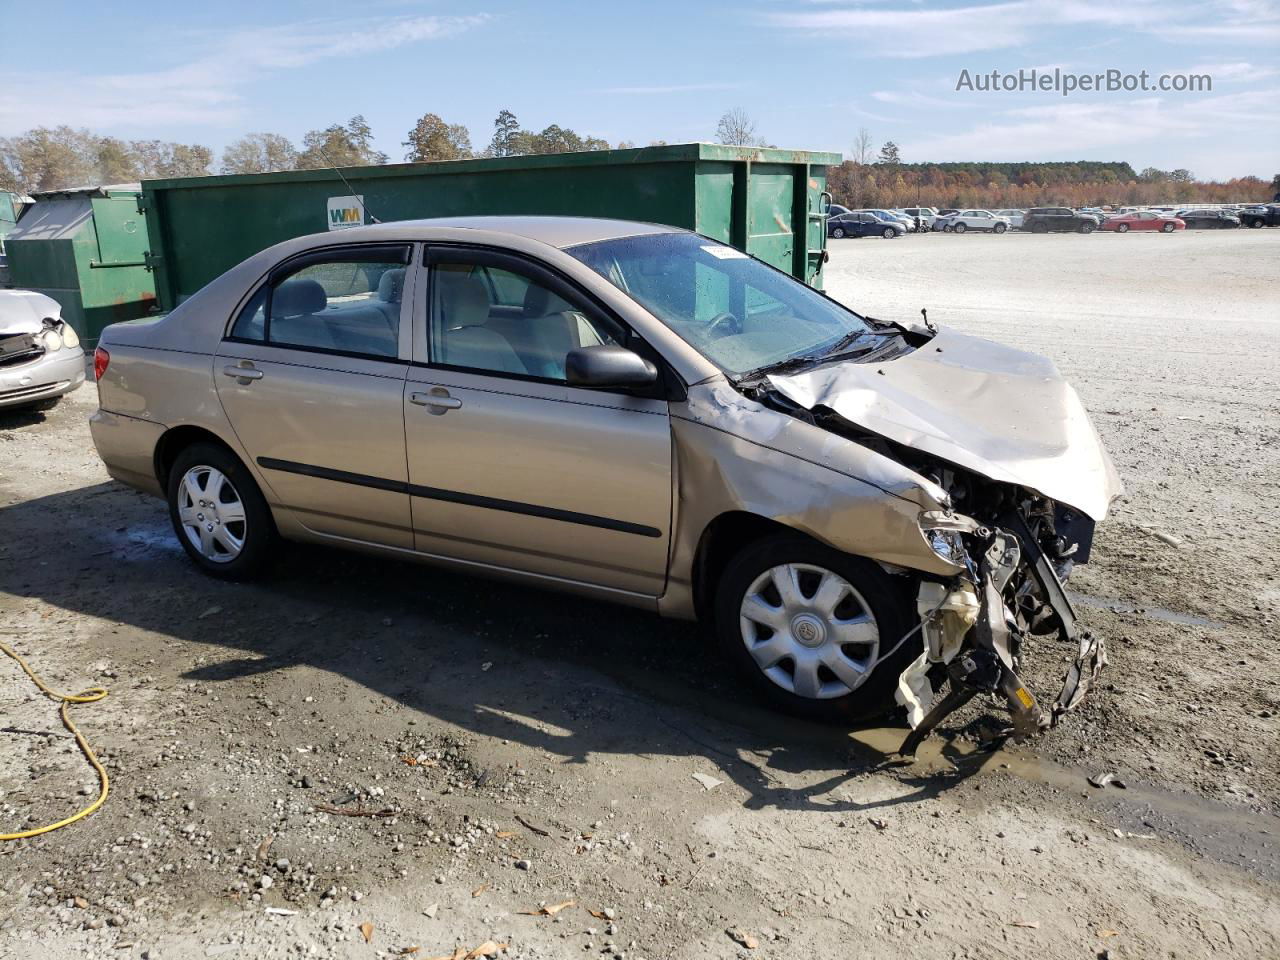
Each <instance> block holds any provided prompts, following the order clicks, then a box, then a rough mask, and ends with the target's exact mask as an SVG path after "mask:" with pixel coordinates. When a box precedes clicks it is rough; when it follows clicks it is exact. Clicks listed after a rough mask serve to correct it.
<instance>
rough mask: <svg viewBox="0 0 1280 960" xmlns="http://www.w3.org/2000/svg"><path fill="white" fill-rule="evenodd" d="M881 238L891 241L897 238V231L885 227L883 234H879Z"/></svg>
mask: <svg viewBox="0 0 1280 960" xmlns="http://www.w3.org/2000/svg"><path fill="white" fill-rule="evenodd" d="M881 236H883V237H884V238H885V239H886V240H893V239H894V238H896V237H897V236H898V231H897V230H895V229H893V227H885V228H884V232H883V233H882V234H881Z"/></svg>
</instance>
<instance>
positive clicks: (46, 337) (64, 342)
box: [40, 317, 80, 353]
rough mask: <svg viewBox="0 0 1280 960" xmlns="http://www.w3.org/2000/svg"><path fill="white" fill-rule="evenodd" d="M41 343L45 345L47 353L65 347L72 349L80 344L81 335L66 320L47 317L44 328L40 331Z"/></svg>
mask: <svg viewBox="0 0 1280 960" xmlns="http://www.w3.org/2000/svg"><path fill="white" fill-rule="evenodd" d="M40 343H41V344H42V345H43V346H44V349H45V352H46V353H55V352H57V351H58V350H61V349H62V348H63V347H66V348H67V349H68V350H71V349H74V348H75V347H78V346H80V337H79V336H77V335H76V332H75V331H74V330H73V329H71V324H69V323H67V322H66V321H65V320H54V319H52V318H49V317H46V318H45V321H44V330H42V331H41V332H40Z"/></svg>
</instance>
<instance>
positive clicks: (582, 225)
mask: <svg viewBox="0 0 1280 960" xmlns="http://www.w3.org/2000/svg"><path fill="white" fill-rule="evenodd" d="M441 227H445V228H450V229H463V230H484V231H487V232H490V233H510V234H513V235H515V236H519V237H525V238H527V239H530V240H537V241H539V242H541V243H546V244H549V245H550V246H553V247H562V248H563V247H572V246H574V245H576V244H579V243H594V242H595V241H598V240H615V239H617V238H619V237H635V236H641V235H643V234H652V233H685V232H687V231H685V230H683V229H682V228H680V227H672V226H666V225H664V224H660V223H641V222H639V221H634V220H607V219H604V218H601V217H501V216H497V217H435V218H431V219H425V220H395V221H388V222H386V223H379V224H372V225H369V226H363V227H351V228H349V229H346V230H343V231H342V236H343V238H344V239H350V240H377V239H383V238H385V239H391V237H392V235H394V236H395V238H396V239H404V238H405V237H418V238H421V239H429V237H430V233H431V231H432V230H435V229H438V228H441Z"/></svg>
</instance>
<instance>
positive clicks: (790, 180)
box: [141, 143, 840, 310]
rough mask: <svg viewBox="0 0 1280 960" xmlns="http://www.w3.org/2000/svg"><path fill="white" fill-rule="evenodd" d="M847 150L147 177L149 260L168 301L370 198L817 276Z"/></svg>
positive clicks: (593, 155)
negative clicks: (662, 244) (660, 242)
mask: <svg viewBox="0 0 1280 960" xmlns="http://www.w3.org/2000/svg"><path fill="white" fill-rule="evenodd" d="M839 162H840V155H839V154H834V153H811V152H807V151H799V150H774V149H757V148H754V147H730V146H721V145H719V144H709V143H686V144H676V145H672V146H661V147H642V148H639V149H633V150H599V151H591V152H586V153H562V154H551V155H542V156H523V157H502V158H494V159H483V160H451V161H443V162H437V163H407V164H391V165H386V166H375V167H346V168H343V170H342V177H340V176H339V175H338V173H337V172H335V171H334V170H298V171H287V172H282V173H264V174H245V175H236V176H219V177H196V178H186V179H180V180H148V181H145V182H144V183H143V184H142V191H143V196H142V204H141V205H142V207H143V208H144V209H145V211H146V214H147V216H146V220H147V229H148V235H149V239H150V249H149V251H148V253H147V256H146V260H147V263H148V265H149V267H150V268H151V269H152V270H153V271H154V273H155V285H156V294H157V296H158V298H159V301H160V306H161V308H162V309H166V310H168V309H172V308H173V307H174V306H175V305H176V304H178V303H180V302H181V301H182V300H183V299H185V298H186V297H188V296H190V295H191V294H192V293H194V292H195V291H196V290H198V289H200V287H202V286H203V285H204V284H206V283H208V282H209V281H210V280H212V279H213V278H214V277H217V276H218V275H219V274H221V273H223V272H224V271H226V270H227V269H229V268H231V267H233V266H235V265H236V264H237V263H239V262H240V261H242V260H244V259H245V258H246V257H249V256H251V255H252V254H254V253H257V252H258V251H259V250H262V249H264V248H266V247H269V246H271V245H272V244H274V243H279V242H280V241H282V240H288V239H290V238H292V237H297V236H303V235H305V234H309V233H317V232H322V231H324V230H341V229H343V228H344V227H348V226H356V225H359V224H361V223H364V222H368V220H367V219H366V217H365V213H366V211H367V212H368V213H369V214H371V215H372V216H375V217H377V218H378V219H379V220H381V221H383V222H386V221H391V220H409V219H416V218H421V217H445V216H466V215H483V214H553V215H567V216H589V217H614V218H619V219H625V220H644V221H649V222H656V223H666V224H671V225H673V226H677V227H685V228H688V229H691V230H696V231H698V232H699V233H702V234H705V235H706V236H709V237H714V238H715V239H718V240H723V241H725V242H727V243H732V244H733V245H734V246H736V247H739V248H740V249H742V250H745V251H747V252H748V253H751V254H753V255H755V256H757V257H759V258H760V259H762V260H765V261H767V262H768V263H771V264H773V265H774V266H776V267H778V268H779V269H782V270H785V271H787V272H788V273H790V274H792V275H793V276H796V277H798V278H800V279H802V280H804V281H806V282H808V283H811V284H813V285H814V286H817V287H821V285H822V264H823V261H824V259H825V257H824V249H825V244H826V230H825V229H824V225H823V221H822V217H823V209H824V207H825V202H824V192H825V190H826V174H827V167H828V166H831V165H833V164H838V163H839ZM343 177H345V178H346V182H345V183H344V181H343V179H342V178H343ZM348 184H349V185H350V186H349V187H348ZM356 198H360V199H359V200H357V199H356Z"/></svg>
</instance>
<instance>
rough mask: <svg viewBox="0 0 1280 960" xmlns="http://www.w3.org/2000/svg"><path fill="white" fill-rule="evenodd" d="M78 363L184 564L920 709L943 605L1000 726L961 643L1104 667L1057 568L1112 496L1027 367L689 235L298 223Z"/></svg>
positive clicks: (992, 664) (1074, 678)
mask: <svg viewBox="0 0 1280 960" xmlns="http://www.w3.org/2000/svg"><path fill="white" fill-rule="evenodd" d="M210 255H211V256H216V253H215V252H211V253H210ZM95 369H96V372H97V378H98V398H99V409H98V410H97V411H96V412H95V413H94V415H93V417H92V418H91V420H90V428H91V430H92V434H93V440H94V443H95V445H96V447H97V450H98V454H99V455H100V456H101V458H102V460H103V462H104V464H105V465H106V469H107V472H108V473H109V474H110V475H111V476H112V477H114V478H115V479H117V480H119V481H122V482H124V483H126V484H128V485H130V486H133V487H135V488H137V489H140V490H142V491H145V492H147V493H150V494H153V495H155V496H158V497H161V498H164V500H165V501H166V503H167V512H168V515H169V518H170V520H171V522H172V525H173V530H174V534H175V536H176V538H177V540H178V542H179V543H180V544H181V545H182V549H183V550H184V551H185V552H186V554H187V555H188V557H189V558H190V559H191V562H192V563H193V564H194V565H195V566H196V567H197V568H199V569H201V570H203V571H205V572H206V573H208V574H209V575H211V576H215V577H220V578H224V579H232V580H239V579H247V578H250V577H252V576H254V575H255V574H257V573H260V572H261V571H262V570H263V568H264V567H265V566H266V564H267V562H268V560H269V559H270V557H271V554H272V552H273V551H274V550H275V549H276V548H277V546H278V541H279V540H281V539H284V540H300V541H308V542H311V543H320V544H328V545H330V546H335V547H343V548H347V549H358V550H362V551H365V552H370V553H374V554H380V555H382V556H384V557H389V558H399V559H413V560H417V561H421V562H424V563H429V564H435V565H437V566H443V567H446V568H451V569H453V570H455V571H459V572H462V573H471V574H487V575H489V576H493V577H497V578H501V579H505V580H510V581H516V582H522V583H525V584H528V585H535V586H536V585H541V586H544V587H555V588H559V589H561V590H564V591H567V592H569V593H570V594H573V595H577V596H585V597H588V598H597V599H601V600H613V601H617V602H621V603H625V604H630V605H632V606H635V607H639V608H643V609H647V610H650V611H654V612H657V613H661V614H663V615H666V616H669V617H676V618H683V619H703V620H704V621H705V622H708V625H709V626H711V627H712V629H714V631H715V632H716V634H717V635H718V638H719V641H720V646H721V650H722V652H723V655H724V657H725V658H726V659H727V662H728V664H729V665H732V666H733V667H736V668H737V669H739V670H740V671H741V672H742V673H743V675H744V676H745V677H747V678H748V680H749V682H751V683H753V684H754V685H755V687H756V688H757V689H758V690H760V691H761V692H762V693H764V694H766V695H768V696H770V697H771V698H772V699H773V700H774V702H775V703H778V704H780V705H782V706H784V707H786V708H789V709H792V710H794V711H796V712H799V713H802V714H805V715H808V716H811V717H819V718H826V719H829V720H845V721H848V720H851V719H853V718H856V717H858V716H866V715H869V714H875V713H879V712H882V711H883V710H885V709H886V708H888V707H889V706H890V705H891V704H892V703H893V699H894V694H895V691H898V690H901V689H903V685H904V684H905V685H907V689H908V690H909V692H910V693H911V698H910V700H909V702H910V703H912V704H914V705H915V707H916V709H918V710H919V713H920V716H921V717H923V716H924V712H925V711H926V710H927V709H928V707H929V705H930V703H931V702H933V701H934V699H935V697H936V695H937V691H935V689H934V687H933V684H934V683H937V682H940V680H941V678H940V677H936V676H932V675H933V674H935V671H933V670H931V669H929V668H930V664H931V663H932V662H933V661H932V660H930V659H929V657H928V654H929V651H930V650H931V649H932V648H931V646H930V644H931V642H932V641H931V639H930V638H931V637H932V636H934V634H933V632H932V631H933V630H934V627H935V625H936V624H938V623H939V621H937V620H934V618H933V614H934V613H935V612H937V611H938V610H940V609H942V608H943V607H944V606H946V607H947V609H948V610H956V609H959V610H962V611H963V612H964V614H965V615H967V616H968V617H969V619H968V620H967V621H966V622H965V623H964V627H965V629H963V630H954V631H952V632H949V633H948V634H947V635H946V641H945V642H946V643H948V644H951V643H953V641H954V644H955V645H956V647H957V648H958V649H952V650H951V656H952V657H953V658H954V660H955V662H957V663H964V662H966V661H967V660H969V659H970V658H972V659H973V661H974V662H976V663H979V664H981V666H980V667H979V668H975V670H973V671H970V672H968V673H962V672H960V671H958V670H953V671H951V673H950V684H951V685H952V686H951V688H952V689H957V688H958V687H959V685H960V684H970V686H971V687H972V689H973V690H974V691H978V690H1002V691H1004V699H1005V700H1006V701H1007V702H1008V705H1009V709H1010V710H1011V712H1012V722H1013V723H1014V724H1016V725H1019V727H1020V728H1021V729H1026V730H1035V729H1037V728H1038V727H1039V726H1043V725H1047V724H1048V723H1049V716H1048V702H1049V701H1048V700H1047V699H1046V705H1045V707H1044V708H1041V707H1040V706H1039V705H1038V704H1037V701H1036V699H1035V698H1034V696H1033V695H1032V694H1031V693H1029V692H1028V690H1027V688H1026V685H1025V684H1024V682H1023V681H1022V680H1021V678H1019V677H1018V676H1017V674H1016V672H1015V671H1016V670H1017V669H1019V664H1020V663H1021V661H1022V660H1023V658H1024V657H1025V650H1023V651H1020V652H1019V653H1018V654H1017V658H1016V659H1015V660H1013V661H1011V660H1010V659H1009V657H1008V656H1005V657H1004V658H1003V659H1000V658H997V657H995V656H988V654H990V653H991V651H992V647H991V643H992V641H991V640H990V639H988V638H990V637H991V636H992V635H995V636H997V637H1000V638H1002V639H1000V640H998V641H996V642H997V643H998V644H1000V645H1001V646H1000V647H999V649H1000V650H1005V649H1012V650H1014V651H1019V650H1020V647H1019V643H1020V641H1021V638H1022V637H1023V636H1024V635H1029V634H1030V633H1032V631H1038V632H1041V633H1044V632H1054V633H1055V634H1056V636H1057V640H1058V642H1059V643H1060V644H1062V645H1063V648H1064V649H1070V650H1071V651H1073V652H1072V653H1071V658H1072V662H1071V665H1070V667H1069V673H1068V680H1067V692H1066V693H1065V694H1062V695H1061V699H1062V702H1063V703H1065V704H1068V705H1071V704H1074V703H1075V702H1076V701H1077V700H1078V699H1079V697H1077V696H1076V693H1077V692H1078V693H1079V694H1080V697H1082V696H1083V693H1084V690H1085V689H1086V688H1087V687H1088V685H1089V683H1090V682H1091V678H1092V677H1093V676H1094V675H1096V672H1097V668H1099V667H1100V666H1101V664H1102V663H1103V662H1105V657H1104V653H1103V648H1102V646H1101V639H1100V638H1091V637H1089V636H1088V635H1087V634H1084V633H1083V632H1081V631H1079V629H1078V628H1077V627H1076V622H1077V621H1076V618H1075V616H1074V615H1073V614H1072V612H1071V607H1070V603H1069V600H1068V599H1067V597H1066V595H1065V593H1064V592H1063V590H1062V586H1061V582H1060V580H1059V577H1065V575H1066V573H1067V572H1068V570H1069V568H1070V566H1071V564H1077V565H1078V564H1081V563H1084V562H1086V561H1087V560H1088V554H1089V551H1090V544H1091V542H1092V538H1093V527H1094V524H1095V522H1100V521H1101V520H1102V519H1103V518H1104V517H1105V516H1106V513H1107V511H1108V509H1109V507H1110V505H1111V503H1112V501H1113V500H1114V499H1115V498H1116V497H1117V496H1119V494H1120V493H1121V490H1122V488H1121V485H1120V480H1119V477H1118V476H1117V474H1116V471H1115V469H1114V467H1113V466H1112V463H1111V461H1110V459H1109V458H1108V457H1107V454H1106V452H1105V450H1104V449H1103V446H1102V442H1101V440H1100V439H1099V437H1098V434H1097V431H1096V430H1095V429H1094V428H1093V427H1092V426H1091V425H1090V422H1089V417H1088V413H1087V412H1086V411H1085V409H1084V406H1083V405H1082V404H1081V402H1080V399H1079V397H1078V395H1077V394H1076V392H1075V391H1074V390H1073V389H1072V388H1071V386H1070V385H1069V384H1068V383H1067V382H1066V381H1065V380H1063V378H1062V377H1061V375H1060V374H1059V373H1058V371H1057V369H1056V368H1055V367H1054V364H1053V363H1052V362H1051V361H1050V360H1048V359H1046V358H1044V357H1039V356H1036V355H1034V354H1031V353H1027V352H1024V351H1021V350H1017V349H1015V348H1013V347H1011V346H1008V345H1005V344H998V345H997V344H994V343H990V342H988V341H985V340H982V339H980V338H978V337H974V336H970V335H967V334H963V333H960V332H958V331H953V330H949V329H942V330H936V329H935V330H926V329H924V328H921V327H917V326H915V325H914V324H910V325H908V324H901V325H900V324H897V323H892V322H885V321H879V320H873V319H870V318H864V317H862V316H860V315H859V314H857V313H854V312H853V311H851V310H849V309H848V308H846V307H844V306H842V305H841V304H839V303H837V302H836V301H834V300H832V299H830V298H828V297H824V296H823V295H822V294H821V293H819V292H818V291H816V290H814V289H813V288H811V287H809V286H806V285H805V284H804V283H801V282H800V281H798V280H795V279H793V278H792V277H790V276H789V275H787V274H785V273H782V272H780V271H778V270H776V269H774V268H773V267H770V266H768V265H767V264H765V263H762V262H761V261H759V260H756V259H755V258H753V257H750V256H748V255H747V254H745V253H743V252H742V251H741V250H738V249H737V248H735V247H731V246H728V245H726V244H721V243H718V242H716V241H714V240H711V239H708V238H707V237H703V236H699V235H697V234H694V233H692V232H689V231H685V230H679V229H677V228H674V227H666V226H661V225H657V224H649V223H629V222H623V221H617V220H600V219H591V218H585V217H583V218H575V217H458V218H449V219H441V220H417V221H414V220H407V221H398V222H391V223H384V224H378V225H372V226H359V227H353V228H350V229H348V230H344V231H343V232H342V233H341V234H334V233H324V234H318V235H312V236H306V237H299V238H296V239H293V240H288V241H285V242H284V243H281V244H278V245H276V246H274V247H271V248H269V249H267V250H264V251H262V252H261V253H258V254H255V255H254V256H252V257H250V258H249V259H248V260H246V261H244V262H243V263H241V264H239V265H238V266H236V267H233V268H232V269H231V270H230V271H228V272H227V273H224V274H223V275H222V276H220V277H218V278H217V279H215V280H213V281H212V282H211V283H209V284H208V285H207V286H205V287H203V288H202V289H200V290H199V291H197V292H196V293H195V294H194V295H192V296H191V297H189V298H187V299H186V300H184V301H183V302H182V303H181V304H179V305H178V307H177V308H176V309H174V310H173V311H172V312H171V313H169V314H167V315H166V316H164V317H160V318H155V319H149V320H146V321H139V322H130V323H117V324H113V325H111V326H109V327H107V328H106V329H105V330H104V331H103V333H102V336H101V339H100V340H99V343H98V350H97V352H96V354H95ZM886 373H887V374H888V376H887V377H886V376H883V374H886ZM898 374H901V376H900V377H899V376H898ZM143 414H145V417H144V416H142V415H143ZM868 437H871V438H873V440H868ZM677 468H678V469H677ZM106 522H108V523H112V524H114V522H115V521H114V520H107V521H106ZM6 545H8V544H6ZM22 548H23V549H24V550H28V551H32V550H35V545H32V546H30V547H28V546H27V545H22ZM50 556H51V557H52V554H50ZM1055 571H1056V572H1055ZM975 577H978V578H980V579H979V585H978V586H977V589H978V590H980V591H982V592H981V594H980V595H981V596H982V597H983V599H982V601H981V602H979V601H978V600H977V598H976V595H975V592H974V591H975V584H974V582H973V578H975ZM266 589H267V591H268V592H269V590H270V588H266ZM266 595H267V594H263V596H266ZM510 601H511V602H513V603H519V602H520V598H519V596H518V595H512V596H511V597H510ZM568 602H570V603H572V602H573V601H568ZM377 615H381V612H378V613H377ZM177 616H179V617H180V616H181V614H177ZM947 616H951V614H950V613H948V614H947ZM975 621H976V623H975ZM969 624H975V625H974V629H968V626H969ZM938 629H939V630H941V627H939V628H938ZM948 629H950V627H948ZM915 634H919V636H915V637H914V640H913V642H904V640H906V639H910V638H913V635H915ZM938 635H939V636H940V635H941V634H940V633H939V634H938ZM1004 638H1008V639H1004ZM1005 644H1010V645H1011V646H1009V647H1006V646H1004V645H1005ZM1035 647H1036V648H1037V649H1043V645H1042V644H1039V643H1037V644H1035ZM1075 651H1078V653H1077V652H1075ZM934 659H936V660H937V662H938V663H942V662H943V661H942V655H941V654H937V655H936V657H935V658H934ZM1051 659H1052V660H1053V661H1056V660H1057V659H1058V651H1057V649H1055V650H1054V651H1053V654H1052V657H1051ZM912 664H915V665H916V666H917V667H918V669H917V670H916V672H914V673H912V672H904V671H906V668H907V667H908V666H910V665H912ZM971 674H972V677H971ZM989 677H990V678H994V679H992V680H990V681H988V678H989ZM963 689H964V690H966V692H967V691H968V690H969V689H970V687H969V686H966V687H964V688H963ZM1056 714H1057V708H1056V707H1055V708H1054V715H1055V716H1056ZM926 732H927V730H926Z"/></svg>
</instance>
